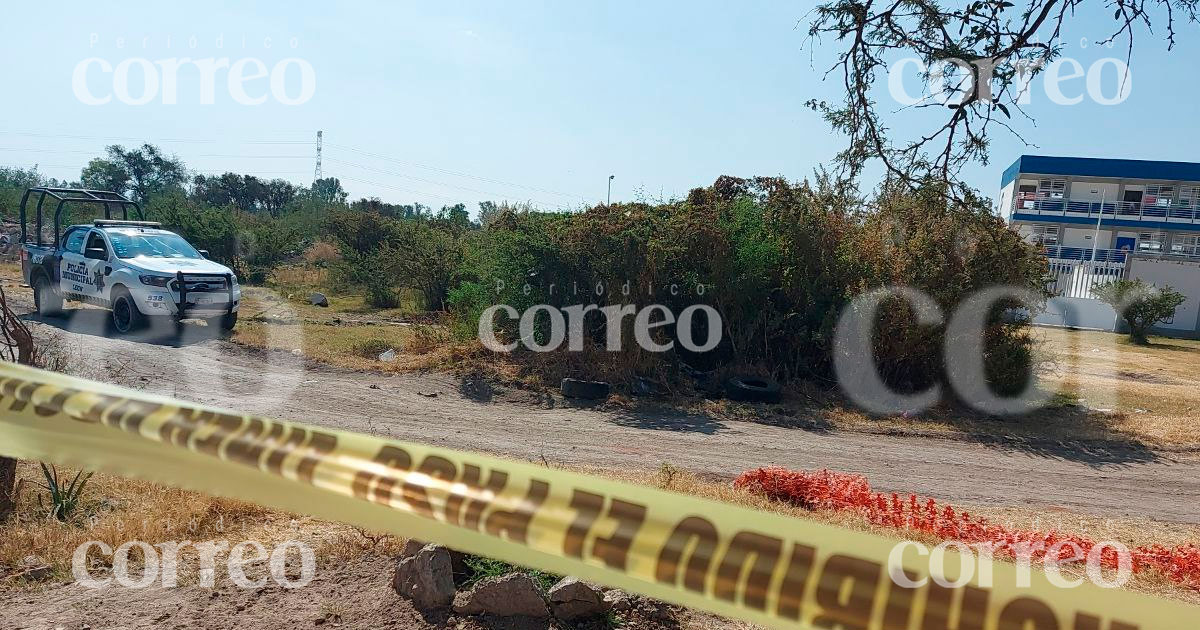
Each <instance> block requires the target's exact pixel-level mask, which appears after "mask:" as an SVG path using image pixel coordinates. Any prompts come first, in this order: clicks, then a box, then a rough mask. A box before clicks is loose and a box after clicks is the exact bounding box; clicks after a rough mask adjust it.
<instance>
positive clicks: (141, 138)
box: [0, 131, 309, 144]
mask: <svg viewBox="0 0 1200 630" xmlns="http://www.w3.org/2000/svg"><path fill="white" fill-rule="evenodd" d="M0 134H7V135H14V136H30V137H34V138H67V139H72V140H128V141H132V142H198V143H216V142H230V141H229V140H216V139H213V138H149V137H146V136H88V135H78V134H62V133H40V132H36V131H0ZM232 142H235V143H238V144H308V143H309V141H308V140H242V141H238V140H234V141H232Z"/></svg>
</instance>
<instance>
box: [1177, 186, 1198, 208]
mask: <svg viewBox="0 0 1200 630" xmlns="http://www.w3.org/2000/svg"><path fill="white" fill-rule="evenodd" d="M1179 205H1181V206H1183V207H1184V208H1195V207H1198V206H1200V186H1180V187H1179Z"/></svg>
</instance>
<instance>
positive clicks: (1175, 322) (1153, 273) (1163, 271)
mask: <svg viewBox="0 0 1200 630" xmlns="http://www.w3.org/2000/svg"><path fill="white" fill-rule="evenodd" d="M1129 265H1130V267H1129V275H1128V277H1129V278H1131V279H1135V280H1141V281H1142V282H1145V283H1146V284H1152V285H1154V286H1156V287H1163V286H1170V287H1171V288H1173V289H1175V290H1176V291H1179V292H1180V293H1182V294H1184V295H1186V296H1187V301H1186V302H1184V303H1183V304H1180V305H1179V307H1178V308H1176V309H1175V317H1174V318H1172V319H1171V321H1170V322H1167V323H1161V324H1158V325H1157V326H1155V328H1160V329H1167V330H1185V331H1188V332H1192V331H1195V330H1196V323H1197V316H1200V262H1192V261H1175V260H1150V259H1145V258H1136V257H1131V260H1130V262H1129Z"/></svg>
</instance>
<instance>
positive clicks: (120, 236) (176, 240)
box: [108, 231, 201, 258]
mask: <svg viewBox="0 0 1200 630" xmlns="http://www.w3.org/2000/svg"><path fill="white" fill-rule="evenodd" d="M108 238H109V239H110V240H111V241H112V246H113V250H114V251H116V253H117V257H118V258H137V257H139V256H145V257H147V258H201V256H200V252H197V251H196V249H195V248H193V247H192V246H191V245H189V244H188V242H187V241H185V240H183V237H181V236H179V235H178V234H171V233H170V232H158V233H151V232H115V231H110V232H108Z"/></svg>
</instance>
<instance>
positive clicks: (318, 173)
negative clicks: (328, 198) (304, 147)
mask: <svg viewBox="0 0 1200 630" xmlns="http://www.w3.org/2000/svg"><path fill="white" fill-rule="evenodd" d="M323 134H324V132H323V131H318V132H317V168H316V169H314V170H313V182H316V181H317V180H318V179H321V136H322V135H323Z"/></svg>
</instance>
